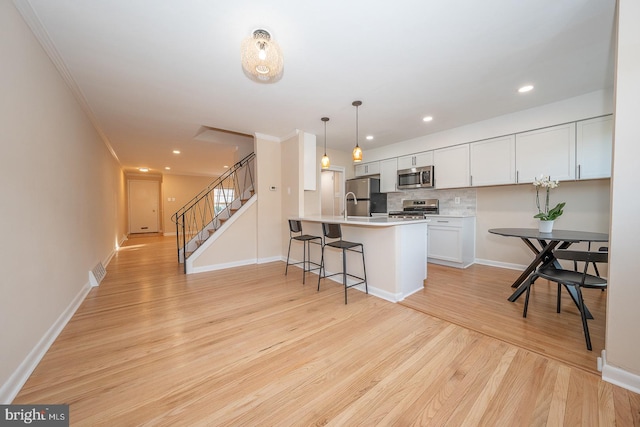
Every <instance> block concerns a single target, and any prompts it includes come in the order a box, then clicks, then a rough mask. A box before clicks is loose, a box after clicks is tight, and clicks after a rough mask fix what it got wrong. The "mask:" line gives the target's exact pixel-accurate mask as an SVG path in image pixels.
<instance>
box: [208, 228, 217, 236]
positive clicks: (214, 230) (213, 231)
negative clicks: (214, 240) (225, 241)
mask: <svg viewBox="0 0 640 427" xmlns="http://www.w3.org/2000/svg"><path fill="white" fill-rule="evenodd" d="M207 231H208V232H209V235H212V234H213V233H215V232H216V229H215V228H210V229H208V230H207Z"/></svg>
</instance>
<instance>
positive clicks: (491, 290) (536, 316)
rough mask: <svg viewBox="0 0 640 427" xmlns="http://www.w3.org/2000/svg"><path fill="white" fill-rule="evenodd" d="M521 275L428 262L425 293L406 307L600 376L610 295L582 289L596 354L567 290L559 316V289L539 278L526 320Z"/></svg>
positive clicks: (411, 299)
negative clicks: (518, 292)
mask: <svg viewBox="0 0 640 427" xmlns="http://www.w3.org/2000/svg"><path fill="white" fill-rule="evenodd" d="M519 275H520V271H515V270H508V269H503V268H495V267H488V266H483V265H472V266H471V267H469V268H467V269H465V270H461V269H457V268H450V267H443V266H439V265H435V264H429V271H428V278H427V280H426V283H425V287H424V290H422V291H420V292H417V293H415V294H413V295H411V296H410V297H408V298H407V299H405V300H404V301H402V302H401V304H402V305H405V306H407V307H411V308H414V309H416V310H419V311H422V312H423V313H427V314H429V315H432V316H435V317H438V318H440V319H443V320H446V321H449V322H452V323H455V324H457V325H461V326H464V327H465V328H468V329H472V330H474V331H478V332H481V333H483V334H486V335H489V336H492V337H494V338H498V339H500V340H503V341H506V342H509V343H511V344H515V345H517V346H519V347H522V348H525V349H527V350H530V351H534V352H536V353H539V354H541V355H544V356H548V357H551V358H554V359H556V360H559V361H562V362H564V363H567V364H569V365H571V366H573V367H576V368H581V369H584V370H586V371H588V372H593V373H595V374H598V371H597V358H598V357H599V356H600V352H601V350H602V349H603V348H604V334H605V317H606V311H605V308H606V300H607V293H606V292H602V291H601V290H599V289H585V290H584V291H583V294H584V299H585V303H586V305H587V307H588V308H589V310H590V311H591V313H592V314H593V317H594V318H593V319H592V320H589V321H588V323H589V331H590V335H591V343H592V346H593V351H589V350H587V347H586V344H585V340H584V333H583V331H582V321H581V318H580V312H579V311H578V308H577V307H576V305H575V304H574V303H573V301H572V300H571V297H570V296H569V294H568V293H567V291H566V290H565V289H563V290H562V307H561V312H560V313H556V295H557V285H556V284H555V283H553V282H548V281H546V280H542V279H538V280H537V281H536V283H535V284H534V286H533V288H532V291H531V296H530V298H529V310H528V313H527V317H526V318H523V317H522V309H523V307H524V300H525V295H524V294H523V295H522V296H521V297H520V298H519V299H518V300H517V301H516V302H513V303H512V302H509V301H508V300H507V298H509V296H510V295H511V294H512V293H513V291H514V289H513V288H511V286H510V285H511V284H512V283H513V281H514V280H515V279H516V278H517V277H518V276H519Z"/></svg>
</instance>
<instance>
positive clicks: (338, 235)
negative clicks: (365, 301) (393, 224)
mask: <svg viewBox="0 0 640 427" xmlns="http://www.w3.org/2000/svg"><path fill="white" fill-rule="evenodd" d="M322 234H323V237H322V256H321V257H320V272H319V274H318V291H320V279H323V278H326V277H331V276H337V275H342V283H343V284H344V303H345V304H346V303H347V289H349V288H352V287H354V286H357V285H360V284H362V283H364V289H365V292H366V293H367V294H368V293H369V287H368V286H367V269H366V266H365V262H364V245H363V244H362V243H358V242H350V241H348V240H342V228H341V227H340V224H331V223H323V224H322ZM327 239H338V240H333V241H329V242H327ZM327 246H329V247H331V248H336V249H340V250H342V271H341V272H338V273H333V274H330V275H328V276H327V272H326V270H325V265H324V250H325V248H326V247H327ZM358 248H359V249H358ZM347 251H350V252H358V253H360V254H362V271H363V273H364V277H359V276H356V275H353V274H351V273H349V272H347ZM347 277H352V278H354V279H357V280H360V281H359V282H357V283H352V284H348V283H347Z"/></svg>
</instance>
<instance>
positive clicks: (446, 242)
mask: <svg viewBox="0 0 640 427" xmlns="http://www.w3.org/2000/svg"><path fill="white" fill-rule="evenodd" d="M429 219H431V222H430V223H429V232H428V245H427V248H428V252H427V261H428V262H430V263H433V264H441V265H447V266H449V267H457V268H467V267H468V266H470V265H471V264H473V263H474V261H475V257H476V241H475V236H476V219H475V217H453V216H446V215H433V216H429Z"/></svg>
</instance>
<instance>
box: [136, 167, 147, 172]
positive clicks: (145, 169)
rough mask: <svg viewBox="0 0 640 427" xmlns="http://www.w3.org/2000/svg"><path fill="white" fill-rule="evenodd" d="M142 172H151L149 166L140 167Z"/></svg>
mask: <svg viewBox="0 0 640 427" xmlns="http://www.w3.org/2000/svg"><path fill="white" fill-rule="evenodd" d="M138 170H139V171H140V172H149V168H138Z"/></svg>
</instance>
